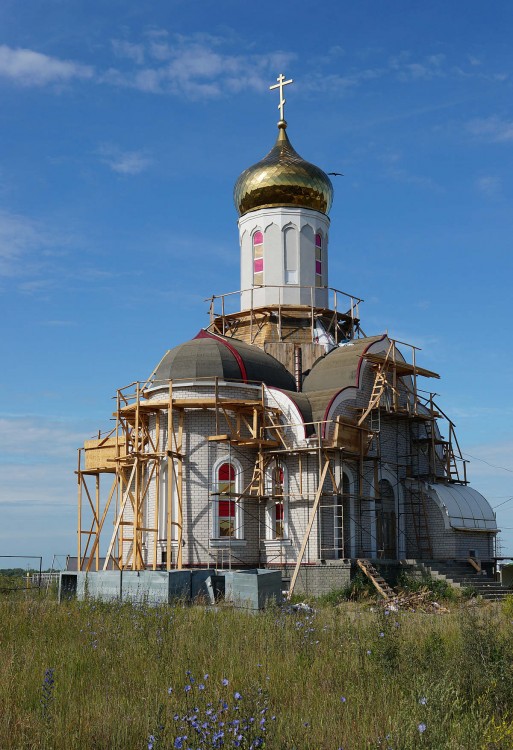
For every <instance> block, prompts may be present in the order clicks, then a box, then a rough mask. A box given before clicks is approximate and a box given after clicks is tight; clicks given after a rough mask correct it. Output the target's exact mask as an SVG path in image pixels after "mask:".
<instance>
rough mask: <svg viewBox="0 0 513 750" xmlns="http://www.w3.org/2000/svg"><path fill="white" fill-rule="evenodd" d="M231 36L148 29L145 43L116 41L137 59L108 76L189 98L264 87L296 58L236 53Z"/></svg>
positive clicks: (120, 50)
mask: <svg viewBox="0 0 513 750" xmlns="http://www.w3.org/2000/svg"><path fill="white" fill-rule="evenodd" d="M227 41H229V40H225V39H223V38H221V37H215V36H212V35H209V34H193V35H191V36H183V35H174V36H172V37H169V36H167V35H164V34H159V33H156V32H154V33H152V34H146V35H145V38H144V41H143V42H142V43H139V44H132V43H129V42H119V41H115V42H113V46H114V49H115V52H116V54H117V55H118V56H119V55H122V56H123V57H124V58H125V59H126V58H128V59H130V60H131V61H132V62H133V63H134V67H133V68H132V70H121V69H119V68H115V67H111V68H110V69H109V70H107V71H106V72H105V74H104V75H103V76H102V81H103V82H106V83H110V84H113V85H117V86H128V87H132V88H136V89H138V90H140V91H145V92H148V93H168V94H173V95H176V96H184V97H186V98H188V99H213V98H217V97H220V96H223V95H224V94H226V93H234V92H238V91H240V90H242V89H253V90H256V91H264V90H266V89H267V87H268V86H269V80H270V75H271V74H273V75H275V71H276V70H282V69H283V68H285V67H287V65H288V64H289V63H290V62H291V60H293V59H294V58H295V55H294V54H292V53H288V52H281V51H277V52H270V53H259V54H243V55H240V54H232V53H231V52H226V51H223V46H225V45H226V44H227Z"/></svg>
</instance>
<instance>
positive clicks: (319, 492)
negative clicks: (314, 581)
mask: <svg viewBox="0 0 513 750" xmlns="http://www.w3.org/2000/svg"><path fill="white" fill-rule="evenodd" d="M328 467H329V461H328V460H326V462H325V464H324V468H323V470H322V472H321V476H320V478H319V486H318V487H317V492H316V494H315V500H314V503H313V506H312V510H311V512H310V518H309V520H308V526H307V527H306V531H305V535H304V537H303V542H302V544H301V549H300V550H299V555H298V558H297V561H296V565H295V567H294V572H293V574H292V578H291V580H290V588H289V592H288V595H287V599H290V598H291V596H292V594H293V593H294V586H295V585H296V580H297V577H298V573H299V568H300V566H301V562H302V560H303V556H304V554H305V550H306V545H307V544H308V539H309V538H310V532H311V530H312V526H313V523H314V521H315V516H316V513H317V508H318V507H319V501H320V499H321V496H322V488H323V486H324V480H325V479H326V474H327V473H328Z"/></svg>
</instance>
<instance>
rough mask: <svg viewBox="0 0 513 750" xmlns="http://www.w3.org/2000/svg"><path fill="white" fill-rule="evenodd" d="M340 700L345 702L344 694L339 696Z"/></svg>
mask: <svg viewBox="0 0 513 750" xmlns="http://www.w3.org/2000/svg"><path fill="white" fill-rule="evenodd" d="M340 702H341V703H345V702H346V698H344V696H343V695H342V696H341V698H340Z"/></svg>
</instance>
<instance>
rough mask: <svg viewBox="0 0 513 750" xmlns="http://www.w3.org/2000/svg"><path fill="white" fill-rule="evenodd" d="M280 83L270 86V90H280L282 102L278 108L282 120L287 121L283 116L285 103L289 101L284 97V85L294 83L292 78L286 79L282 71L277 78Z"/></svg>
mask: <svg viewBox="0 0 513 750" xmlns="http://www.w3.org/2000/svg"><path fill="white" fill-rule="evenodd" d="M276 80H277V81H278V83H275V84H274V86H269V90H270V91H272V90H273V89H279V90H280V103H279V104H278V109H279V110H280V122H285V117H284V116H283V107H284V105H285V102H286V101H287V100H286V99H284V97H283V87H284V86H287V84H289V83H294V81H293V80H292V78H289V80H288V81H286V80H285V76H284V75H283V73H280V75H279V76H278V78H277V79H276Z"/></svg>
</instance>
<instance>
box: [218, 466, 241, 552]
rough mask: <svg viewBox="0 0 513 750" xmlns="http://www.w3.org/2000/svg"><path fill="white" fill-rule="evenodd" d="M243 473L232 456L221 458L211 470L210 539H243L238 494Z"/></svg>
mask: <svg viewBox="0 0 513 750" xmlns="http://www.w3.org/2000/svg"><path fill="white" fill-rule="evenodd" d="M242 481H243V471H242V465H241V463H240V462H239V461H238V460H237V459H236V458H233V457H232V456H229V455H228V456H222V457H221V458H219V459H218V460H217V461H216V462H215V464H214V466H213V468H212V495H211V500H212V537H213V538H214V539H220V540H226V541H228V542H229V541H230V540H232V539H243V538H244V526H243V524H244V513H243V508H242V501H241V498H240V493H241V492H242Z"/></svg>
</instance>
